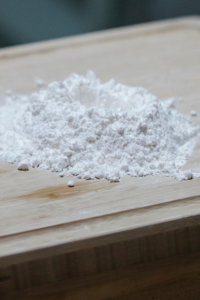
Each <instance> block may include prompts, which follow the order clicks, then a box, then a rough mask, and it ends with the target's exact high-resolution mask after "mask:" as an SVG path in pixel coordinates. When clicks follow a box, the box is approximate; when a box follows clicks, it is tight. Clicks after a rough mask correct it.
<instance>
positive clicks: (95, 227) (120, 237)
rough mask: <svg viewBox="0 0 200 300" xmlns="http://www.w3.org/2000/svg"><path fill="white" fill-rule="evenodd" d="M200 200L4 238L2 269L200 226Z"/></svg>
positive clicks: (108, 216)
mask: <svg viewBox="0 0 200 300" xmlns="http://www.w3.org/2000/svg"><path fill="white" fill-rule="evenodd" d="M190 198H191V199H190ZM199 200H200V196H194V197H189V198H184V199H178V200H175V201H172V202H166V203H162V204H156V205H151V206H149V207H144V208H139V209H133V210H128V211H125V212H119V213H113V214H110V215H106V216H103V217H94V218H91V219H87V220H85V221H82V220H81V221H77V222H71V223H68V224H61V225H55V226H50V227H46V228H42V229H38V230H32V231H27V232H24V233H20V234H15V235H10V236H5V237H2V238H0V244H1V247H0V267H5V266H8V265H11V264H15V263H21V262H25V261H31V260H35V259H39V258H45V257H50V256H54V255H60V254H64V253H69V252H73V251H76V250H80V249H87V248H90V247H96V246H99V245H106V244H110V243H115V242H121V241H126V240H128V239H135V238H139V237H144V236H148V235H152V234H157V233H161V232H167V231H172V230H176V229H179V228H183V227H184V228H185V227H187V228H188V227H192V226H196V225H199V224H200V214H199V211H200V201H199ZM144 212H145V213H144ZM182 215H184V218H183V217H182ZM99 224H100V226H99ZM127 224H129V226H127ZM80 236H81V238H80Z"/></svg>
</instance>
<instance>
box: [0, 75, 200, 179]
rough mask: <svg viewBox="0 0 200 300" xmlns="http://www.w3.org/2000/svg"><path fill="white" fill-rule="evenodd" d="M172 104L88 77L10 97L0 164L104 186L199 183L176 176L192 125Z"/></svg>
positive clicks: (1, 125)
mask: <svg viewBox="0 0 200 300" xmlns="http://www.w3.org/2000/svg"><path fill="white" fill-rule="evenodd" d="M174 102H175V101H174V99H169V100H167V101H162V102H161V101H159V99H158V98H157V97H156V96H154V95H152V94H150V93H149V92H148V91H147V90H145V89H143V88H140V87H128V86H125V85H122V84H120V83H118V84H115V82H114V80H110V81H109V82H107V83H105V84H102V83H101V82H100V80H99V79H97V78H96V76H95V74H94V73H93V72H92V71H89V72H88V73H87V75H86V77H84V76H79V75H77V74H71V75H70V76H69V77H68V78H67V79H66V80H64V81H62V82H53V83H51V84H50V85H49V86H48V88H47V89H46V90H42V91H39V92H37V93H33V94H32V95H31V96H30V97H25V96H19V95H15V94H13V93H12V92H10V93H9V94H8V95H7V98H6V100H5V103H4V104H3V106H1V108H0V160H5V161H8V162H10V163H18V162H21V161H26V163H27V164H28V165H30V166H32V167H35V168H38V169H40V170H48V169H50V170H52V171H56V172H59V173H60V176H63V175H64V174H66V175H69V176H71V175H73V176H78V178H81V177H83V178H85V179H93V178H95V177H96V178H99V179H104V178H106V179H108V180H109V181H111V182H112V181H119V180H120V178H121V177H123V176H125V175H127V174H128V175H130V176H140V177H142V176H146V175H156V174H162V175H164V176H173V177H174V178H176V179H178V180H183V179H191V178H194V177H199V176H200V174H197V173H192V172H191V171H185V172H184V171H181V170H180V167H182V166H183V165H185V163H186V161H187V159H188V157H189V156H190V155H191V154H192V151H193V148H194V146H195V144H196V142H197V139H198V133H199V127H197V126H194V125H193V124H192V122H191V120H190V118H189V117H188V116H184V115H182V114H180V113H178V112H177V111H176V110H174Z"/></svg>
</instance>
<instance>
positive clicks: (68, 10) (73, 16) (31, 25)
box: [0, 0, 200, 47]
mask: <svg viewBox="0 0 200 300" xmlns="http://www.w3.org/2000/svg"><path fill="white" fill-rule="evenodd" d="M187 15H200V0H0V47H8V46H13V45H19V44H24V43H31V42H36V41H42V40H48V39H53V38H58V37H66V36H70V35H76V34H81V33H87V32H92V31H98V30H104V29H109V28H115V27H119V26H126V25H131V24H137V23H142V22H150V21H155V20H160V19H166V18H174V17H180V16H187Z"/></svg>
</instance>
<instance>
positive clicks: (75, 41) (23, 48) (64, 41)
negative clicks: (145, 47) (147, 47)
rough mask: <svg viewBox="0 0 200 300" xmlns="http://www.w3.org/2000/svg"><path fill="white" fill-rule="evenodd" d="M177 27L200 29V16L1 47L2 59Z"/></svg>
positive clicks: (0, 56)
mask: <svg viewBox="0 0 200 300" xmlns="http://www.w3.org/2000/svg"><path fill="white" fill-rule="evenodd" d="M177 28H193V29H197V30H199V29H200V17H199V16H191V17H181V18H176V19H167V20H164V21H155V22H151V23H144V24H137V25H131V26H125V27H119V28H115V29H109V30H103V31H98V32H94V33H86V34H81V35H77V36H72V37H67V38H58V39H53V40H48V41H44V42H35V43H30V44H24V45H20V46H14V47H7V48H3V49H0V60H6V59H13V58H17V57H21V56H27V55H32V54H36V53H47V52H51V51H56V50H58V49H61V48H69V47H71V48H74V47H81V46H84V45H89V44H96V43H106V42H107V41H111V40H113V41H115V40H118V39H129V38H134V37H137V36H142V35H149V34H155V32H162V31H168V30H173V29H177Z"/></svg>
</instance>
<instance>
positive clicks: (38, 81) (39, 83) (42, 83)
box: [35, 77, 44, 88]
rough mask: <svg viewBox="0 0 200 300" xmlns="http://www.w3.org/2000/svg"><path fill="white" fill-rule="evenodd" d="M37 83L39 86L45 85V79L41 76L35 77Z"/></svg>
mask: <svg viewBox="0 0 200 300" xmlns="http://www.w3.org/2000/svg"><path fill="white" fill-rule="evenodd" d="M35 84H36V86H37V87H38V88H39V87H42V86H44V80H42V79H41V78H39V77H35Z"/></svg>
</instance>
